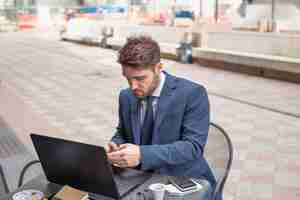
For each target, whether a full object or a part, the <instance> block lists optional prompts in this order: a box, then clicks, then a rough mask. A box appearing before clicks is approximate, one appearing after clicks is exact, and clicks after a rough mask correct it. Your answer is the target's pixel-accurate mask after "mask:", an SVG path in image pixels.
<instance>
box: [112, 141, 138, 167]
mask: <svg viewBox="0 0 300 200" xmlns="http://www.w3.org/2000/svg"><path fill="white" fill-rule="evenodd" d="M108 158H109V160H110V161H111V162H112V163H113V164H114V165H115V166H117V167H122V168H125V167H136V166H138V165H139V164H140V160H141V151H140V147H139V146H138V145H134V144H121V145H120V146H119V150H117V151H113V152H111V153H108Z"/></svg>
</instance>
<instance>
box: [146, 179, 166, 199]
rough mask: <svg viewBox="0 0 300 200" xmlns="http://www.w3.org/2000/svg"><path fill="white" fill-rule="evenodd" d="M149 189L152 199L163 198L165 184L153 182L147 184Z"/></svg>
mask: <svg viewBox="0 0 300 200" xmlns="http://www.w3.org/2000/svg"><path fill="white" fill-rule="evenodd" d="M149 190H150V191H151V193H152V197H153V199H154V200H163V199H164V195H165V191H166V186H165V185H164V184H162V183H154V184H151V185H150V186H149Z"/></svg>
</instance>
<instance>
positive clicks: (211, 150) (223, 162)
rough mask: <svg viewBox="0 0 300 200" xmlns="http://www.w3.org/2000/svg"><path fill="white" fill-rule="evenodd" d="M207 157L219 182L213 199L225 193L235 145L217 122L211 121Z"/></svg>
mask: <svg viewBox="0 0 300 200" xmlns="http://www.w3.org/2000/svg"><path fill="white" fill-rule="evenodd" d="M204 157H205V158H206V160H207V162H208V164H209V166H210V167H211V169H212V171H213V174H214V176H215V178H216V181H217V184H216V187H215V189H214V191H213V193H212V200H217V199H219V198H218V197H221V196H222V194H223V188H224V185H225V182H226V179H227V176H228V174H229V171H230V168H231V163H232V159H233V146H232V143H231V140H230V138H229V136H228V134H227V133H226V132H225V130H224V129H223V128H222V127H221V126H219V125H217V124H215V123H212V122H211V123H210V126H209V134H208V140H207V144H206V146H205V150H204Z"/></svg>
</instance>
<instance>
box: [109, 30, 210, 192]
mask: <svg viewBox="0 0 300 200" xmlns="http://www.w3.org/2000/svg"><path fill="white" fill-rule="evenodd" d="M118 62H119V63H120V64H121V65H122V73H123V76H124V77H125V78H126V79H127V81H128V83H129V86H130V87H129V88H128V89H125V90H122V91H121V92H120V96H119V124H118V127H117V131H116V133H115V135H114V136H113V138H112V141H111V143H109V144H108V149H107V155H108V159H109V160H110V161H111V163H112V164H113V165H115V166H118V167H122V168H126V167H132V168H139V169H141V170H151V171H155V172H158V173H161V174H166V175H174V176H189V177H194V178H205V179H206V180H208V181H209V182H210V184H211V185H212V187H214V186H215V183H216V181H215V178H214V176H213V174H212V172H211V170H210V168H209V166H208V164H207V162H206V160H205V159H204V157H203V151H204V146H205V144H206V141H207V135H208V128H209V101H208V96H207V92H206V90H205V88H204V87H203V86H201V85H199V84H197V83H194V82H191V81H189V80H186V79H183V78H178V77H175V76H172V75H170V74H168V73H166V72H165V71H163V70H162V65H161V63H160V48H159V46H158V44H157V43H156V42H155V41H154V40H152V39H151V38H149V37H145V36H140V37H132V38H129V39H128V40H127V43H126V44H125V45H124V46H123V48H122V49H121V50H120V51H119V58H118Z"/></svg>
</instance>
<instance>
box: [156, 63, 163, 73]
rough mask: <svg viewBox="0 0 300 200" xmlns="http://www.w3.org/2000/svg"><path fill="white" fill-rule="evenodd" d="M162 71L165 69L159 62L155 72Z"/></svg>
mask: <svg viewBox="0 0 300 200" xmlns="http://www.w3.org/2000/svg"><path fill="white" fill-rule="evenodd" d="M162 69H163V64H162V63H160V62H159V63H157V64H156V65H155V72H161V71H162Z"/></svg>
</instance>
